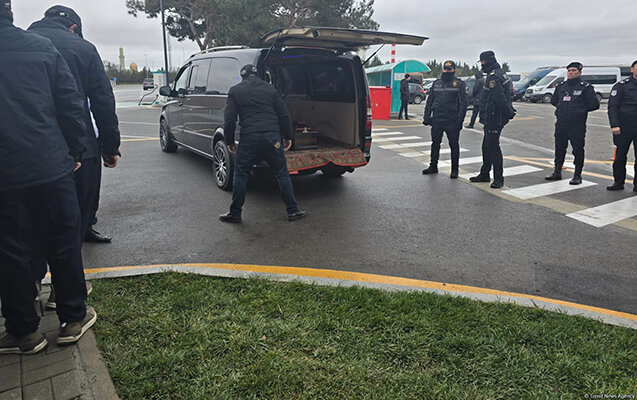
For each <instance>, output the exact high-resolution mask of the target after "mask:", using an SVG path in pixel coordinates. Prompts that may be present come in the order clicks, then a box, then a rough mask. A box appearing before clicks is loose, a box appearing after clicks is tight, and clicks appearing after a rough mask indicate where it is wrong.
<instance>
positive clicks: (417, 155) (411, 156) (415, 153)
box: [398, 151, 425, 158]
mask: <svg viewBox="0 0 637 400" xmlns="http://www.w3.org/2000/svg"><path fill="white" fill-rule="evenodd" d="M398 154H400V155H401V156H403V157H407V158H414V157H420V156H424V155H425V154H424V153H423V152H421V151H415V152H411V153H398Z"/></svg>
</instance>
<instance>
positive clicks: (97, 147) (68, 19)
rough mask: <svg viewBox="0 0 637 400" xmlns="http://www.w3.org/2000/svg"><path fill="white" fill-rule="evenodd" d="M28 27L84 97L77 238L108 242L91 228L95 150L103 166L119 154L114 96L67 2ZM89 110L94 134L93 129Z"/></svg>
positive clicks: (97, 174) (98, 176)
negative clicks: (50, 47)
mask: <svg viewBox="0 0 637 400" xmlns="http://www.w3.org/2000/svg"><path fill="white" fill-rule="evenodd" d="M29 31H31V32H35V33H37V34H39V35H42V36H44V37H46V38H48V39H50V40H51V41H52V42H53V44H54V45H55V47H56V48H57V49H58V51H59V52H60V53H61V54H62V56H63V57H64V59H65V60H66V62H67V64H68V65H69V67H70V69H71V73H73V76H74V77H75V81H76V83H77V86H78V90H79V92H80V94H81V95H82V96H83V98H84V99H85V100H84V117H83V121H84V124H85V126H86V131H85V135H84V138H83V144H84V146H85V147H86V152H85V153H84V154H83V156H82V169H81V170H78V172H77V173H76V174H75V181H76V186H77V194H78V199H79V202H80V209H81V211H82V237H83V238H84V240H85V241H87V242H97V243H108V242H110V241H111V238H110V237H108V236H106V235H101V234H100V233H99V232H97V231H95V230H94V229H93V225H94V224H95V223H96V222H97V219H96V218H95V212H96V211H97V207H98V203H99V193H100V185H101V180H102V163H101V162H100V155H101V156H102V159H103V161H104V166H105V167H107V168H114V167H116V166H117V161H118V158H119V156H120V152H119V145H120V134H119V128H118V121H117V115H116V114H115V97H114V96H113V89H112V87H111V84H110V82H109V80H108V77H107V76H106V74H105V73H104V64H103V63H102V59H101V58H100V55H99V54H98V52H97V49H96V48H95V46H93V45H92V44H91V43H90V42H88V41H87V40H84V38H83V34H82V20H81V19H80V16H79V15H77V13H76V12H75V11H74V10H73V9H71V8H69V7H64V6H59V5H58V6H53V7H51V8H49V9H48V10H46V12H45V13H44V18H43V19H42V20H40V21H37V22H34V23H33V24H31V26H30V27H29ZM89 103H90V108H89ZM89 110H90V111H89ZM91 112H92V114H93V117H94V118H95V123H96V125H97V128H98V131H99V137H98V135H96V132H95V130H94V129H93V123H92V121H91Z"/></svg>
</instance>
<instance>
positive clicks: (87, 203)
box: [75, 157, 102, 238]
mask: <svg viewBox="0 0 637 400" xmlns="http://www.w3.org/2000/svg"><path fill="white" fill-rule="evenodd" d="M101 184H102V160H101V159H100V157H94V158H89V159H86V160H82V167H81V168H80V169H78V170H77V171H75V187H76V190H77V199H78V201H79V203H80V213H81V215H82V231H81V235H82V238H83V237H84V234H85V233H86V231H87V230H88V229H89V228H90V227H91V226H93V225H95V224H96V223H97V217H96V213H97V208H98V205H99V201H100V186H101Z"/></svg>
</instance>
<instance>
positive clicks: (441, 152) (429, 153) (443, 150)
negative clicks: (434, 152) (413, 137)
mask: <svg viewBox="0 0 637 400" xmlns="http://www.w3.org/2000/svg"><path fill="white" fill-rule="evenodd" d="M465 151H469V150H467V149H463V148H462V147H461V148H460V152H461V153H462V152H465ZM423 153H424V154H427V155H428V156H429V155H431V150H425V151H424V152H423ZM440 154H451V149H440Z"/></svg>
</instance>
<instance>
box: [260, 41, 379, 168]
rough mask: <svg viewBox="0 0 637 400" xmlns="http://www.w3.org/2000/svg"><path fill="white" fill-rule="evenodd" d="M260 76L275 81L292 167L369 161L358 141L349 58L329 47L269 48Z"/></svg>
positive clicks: (356, 164)
mask: <svg viewBox="0 0 637 400" xmlns="http://www.w3.org/2000/svg"><path fill="white" fill-rule="evenodd" d="M265 66H266V68H265V77H264V79H265V80H266V81H268V82H270V83H271V84H272V85H274V86H275V87H276V88H277V90H278V91H279V93H280V94H281V97H282V98H283V100H284V102H285V104H286V105H287V108H288V111H289V113H290V119H291V121H292V130H293V135H294V138H293V147H292V150H291V151H288V152H286V158H287V161H288V169H289V170H290V172H291V173H298V172H300V171H306V170H315V169H320V168H321V167H324V166H326V165H329V164H333V165H336V166H341V167H353V168H354V167H360V166H363V165H366V164H367V160H366V159H365V156H364V155H363V151H362V150H361V146H360V144H361V143H360V135H359V132H360V129H361V127H360V122H359V121H360V120H361V118H360V104H359V101H365V100H364V98H363V99H362V100H360V99H359V96H357V93H358V92H359V91H360V90H361V89H362V88H359V87H357V80H356V79H355V75H354V65H353V62H352V60H350V59H346V58H341V57H338V56H337V55H336V54H335V53H333V52H327V51H316V54H308V51H307V49H306V50H305V52H304V53H302V54H295V53H288V52H283V53H276V54H270V55H269V57H268V58H267V61H266V65H265Z"/></svg>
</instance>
